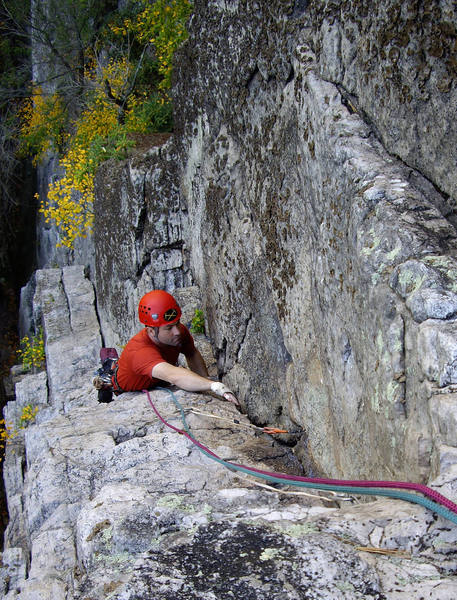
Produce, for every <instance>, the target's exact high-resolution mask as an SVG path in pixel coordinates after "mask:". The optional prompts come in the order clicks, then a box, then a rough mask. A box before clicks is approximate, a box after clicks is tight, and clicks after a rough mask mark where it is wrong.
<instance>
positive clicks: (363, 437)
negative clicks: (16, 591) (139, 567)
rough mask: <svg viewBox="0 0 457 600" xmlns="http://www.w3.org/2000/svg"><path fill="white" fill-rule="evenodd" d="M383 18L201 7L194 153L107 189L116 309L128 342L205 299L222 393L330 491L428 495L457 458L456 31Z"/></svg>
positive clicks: (186, 55)
mask: <svg viewBox="0 0 457 600" xmlns="http://www.w3.org/2000/svg"><path fill="white" fill-rule="evenodd" d="M378 4H379V6H378V5H376V6H374V7H373V6H372V4H367V3H363V2H359V3H349V2H342V3H339V4H335V3H333V2H324V3H317V4H316V3H308V2H301V1H300V2H280V1H279V0H278V1H272V2H269V3H259V2H256V1H254V0H252V1H247V2H230V3H226V2H223V1H217V0H215V1H213V2H198V1H197V2H196V3H195V11H194V15H193V16H192V18H191V21H190V24H189V31H190V37H189V40H188V42H187V43H186V44H185V46H184V47H183V49H182V50H181V52H180V54H179V56H178V60H177V66H176V74H175V88H174V94H175V107H176V111H175V112H176V114H175V121H176V127H175V134H174V136H173V139H171V140H170V141H169V142H167V144H166V146H163V147H162V148H161V149H155V150H152V151H151V152H150V153H149V154H148V156H147V157H145V159H144V160H143V161H141V160H140V159H139V158H136V159H134V160H132V161H130V162H127V163H125V164H124V165H123V166H122V168H121V169H119V167H116V171H114V167H113V166H112V165H111V166H110V165H107V166H106V168H105V170H104V171H103V172H102V173H101V174H100V177H99V180H98V191H97V198H98V199H97V206H96V213H97V216H96V226H95V231H96V263H97V284H96V288H97V301H98V306H99V311H100V317H101V322H102V331H103V332H104V334H105V337H106V339H109V340H113V342H116V343H117V342H118V341H119V339H121V341H124V342H125V339H126V338H127V337H128V335H130V333H131V330H132V326H133V320H134V313H135V306H136V301H137V298H138V297H139V295H140V294H141V293H142V292H143V291H145V289H146V288H148V287H151V286H152V285H166V286H168V288H169V289H173V288H174V287H176V286H179V285H183V284H184V285H189V284H191V283H196V284H198V285H199V287H200V289H201V290H202V291H203V292H204V293H203V295H202V306H203V308H204V311H205V315H206V319H207V322H208V326H209V332H210V337H211V339H212V341H213V343H214V346H215V353H216V357H217V364H218V370H219V374H220V375H221V376H223V377H224V378H225V379H226V380H227V382H228V383H229V384H230V385H232V386H233V387H234V388H236V390H237V391H238V392H239V395H240V397H241V398H242V400H243V401H244V403H245V405H246V407H247V410H248V414H249V415H250V417H251V418H252V419H253V420H254V421H255V422H256V423H260V424H263V423H268V422H275V423H282V424H283V425H285V426H286V427H287V428H289V427H290V428H291V429H294V428H297V426H298V427H300V428H303V429H304V430H305V435H303V436H302V437H301V438H300V439H298V440H296V441H297V443H296V446H295V450H296V452H297V455H299V456H300V457H301V458H302V461H303V462H304V463H305V464H306V465H307V468H308V470H310V471H311V472H325V473H327V474H330V475H332V476H335V477H336V476H343V477H351V478H353V477H360V478H363V477H373V478H392V477H394V476H395V477H399V478H407V479H415V480H427V479H428V478H429V477H431V476H432V477H433V476H435V475H437V474H438V473H439V472H440V469H441V470H443V469H444V468H447V467H449V465H450V464H451V462H450V461H451V459H450V457H451V456H455V454H456V451H455V448H456V446H457V433H456V430H455V429H452V428H450V427H447V425H446V424H445V423H444V421H443V420H442V419H440V418H437V412H436V411H437V410H438V412H439V411H440V410H441V407H442V408H443V410H447V409H449V410H450V411H451V412H452V406H453V403H454V402H455V388H454V387H453V386H455V384H456V383H457V370H456V368H455V361H456V357H457V344H456V343H455V341H454V339H455V336H454V330H455V328H456V321H455V317H456V314H457V295H456V294H457V288H456V281H457V263H456V258H455V255H456V247H457V246H456V242H457V238H456V230H455V228H454V222H455V214H454V208H455V199H456V198H457V187H456V182H455V169H454V168H453V165H454V164H455V160H456V150H455V148H456V142H457V140H456V133H455V128H454V127H452V124H453V122H454V120H455V108H456V93H457V92H456V88H455V85H454V79H455V78H453V75H452V74H453V72H454V70H455V65H454V62H453V60H454V59H453V58H452V57H453V54H452V48H453V47H454V46H453V45H454V44H455V40H456V36H455V27H454V25H453V24H454V23H455V22H456V18H455V17H456V15H455V7H454V5H453V4H452V3H449V2H441V3H438V2H425V3H413V2H411V3H406V4H405V3H399V2H393V1H388V2H385V3H382V5H381V4H380V3H378ZM114 182H115V183H114ZM107 214H110V215H112V218H111V219H110V222H109V223H108V220H107V218H106V216H107ZM191 274H192V275H191ZM116 332H117V333H116ZM116 336H117V337H116ZM442 392H446V393H445V394H444V395H442V394H441V393H442ZM437 407H440V408H437ZM290 441H291V442H293V440H290Z"/></svg>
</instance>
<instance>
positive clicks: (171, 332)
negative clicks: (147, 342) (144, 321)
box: [147, 321, 182, 346]
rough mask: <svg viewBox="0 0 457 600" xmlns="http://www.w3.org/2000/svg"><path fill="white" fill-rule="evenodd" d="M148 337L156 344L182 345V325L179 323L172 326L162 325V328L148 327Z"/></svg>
mask: <svg viewBox="0 0 457 600" xmlns="http://www.w3.org/2000/svg"><path fill="white" fill-rule="evenodd" d="M147 330H148V335H149V337H150V338H151V339H152V341H153V342H154V343H156V344H157V343H159V344H164V345H165V346H179V344H180V343H181V339H182V335H181V324H180V322H179V321H178V322H177V323H173V324H172V325H162V326H161V327H147Z"/></svg>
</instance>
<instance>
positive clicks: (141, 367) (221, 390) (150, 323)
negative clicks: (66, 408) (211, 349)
mask: <svg viewBox="0 0 457 600" xmlns="http://www.w3.org/2000/svg"><path fill="white" fill-rule="evenodd" d="M138 316H139V320H140V322H141V323H143V325H145V328H144V329H142V330H141V331H140V332H139V333H137V334H136V335H134V336H133V337H132V338H131V340H130V341H129V342H128V343H127V345H126V346H125V348H124V350H123V351H122V353H121V356H120V358H119V360H115V359H113V357H110V358H109V359H108V361H109V362H108V364H109V368H108V372H107V375H108V374H109V378H110V380H111V382H110V385H108V386H106V385H105V386H103V384H102V383H101V382H100V381H99V380H97V377H96V378H95V379H94V385H95V387H98V388H99V389H100V392H99V401H100V402H109V401H110V400H111V399H112V396H111V397H110V391H111V390H110V389H109V388H112V391H114V393H115V394H116V393H117V394H119V393H122V392H127V391H135V390H144V389H151V388H153V387H155V386H157V385H164V384H165V385H166V384H167V383H168V384H173V385H176V386H177V387H180V388H182V389H184V390H187V391H189V392H212V393H214V394H216V395H217V396H220V397H222V398H225V400H228V401H229V402H233V403H234V404H235V405H236V406H239V402H238V400H237V398H236V396H235V395H234V394H233V392H232V391H231V390H230V389H229V388H227V387H226V386H225V385H224V384H223V383H221V382H220V381H212V380H211V379H210V378H209V376H208V371H207V368H206V365H205V361H204V360H203V357H202V355H201V354H200V352H199V351H198V350H197V348H196V347H195V345H194V341H193V338H192V336H191V334H190V333H189V330H188V329H187V328H186V327H185V326H184V325H183V324H182V323H180V318H181V309H180V307H179V305H178V303H177V302H176V300H175V299H174V298H173V296H172V295H171V294H169V293H168V292H165V291H163V290H153V291H152V292H148V293H147V294H145V295H144V296H143V297H142V298H141V300H140V303H139V306H138ZM102 350H103V349H102ZM105 350H106V349H105ZM181 353H182V354H184V356H185V357H186V360H187V364H188V366H189V369H186V368H184V367H178V366H176V363H177V360H178V356H179V354H181ZM104 364H105V363H104ZM99 374H100V372H99ZM98 379H100V378H98ZM105 380H106V378H105ZM103 392H105V393H103ZM106 392H107V393H106Z"/></svg>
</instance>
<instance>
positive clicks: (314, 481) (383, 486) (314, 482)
mask: <svg viewBox="0 0 457 600" xmlns="http://www.w3.org/2000/svg"><path fill="white" fill-rule="evenodd" d="M156 389H159V390H163V391H166V392H168V393H169V394H170V395H171V398H172V400H173V402H174V404H175V406H176V407H177V408H178V410H179V412H180V413H181V419H182V422H183V426H184V429H179V428H178V427H175V426H174V425H172V424H171V423H168V422H167V421H166V420H165V419H164V418H163V417H162V415H161V414H160V413H159V411H158V410H157V408H156V407H155V405H154V403H153V402H152V400H151V396H150V394H149V391H148V390H143V392H144V393H145V394H146V396H147V398H148V401H149V404H150V405H151V407H152V409H153V411H154V412H155V414H156V415H157V417H158V418H159V419H160V421H161V422H162V423H163V424H164V425H166V426H167V427H169V428H170V429H172V430H173V431H176V432H178V433H180V434H181V435H184V436H185V437H187V438H188V439H189V440H190V441H191V442H192V443H193V444H194V445H195V446H196V447H197V448H198V449H199V451H200V452H202V453H203V454H205V455H206V456H208V457H209V458H211V459H212V460H214V461H215V462H218V463H219V464H221V465H224V466H225V467H227V468H228V469H230V470H232V471H239V472H242V473H247V474H249V475H253V476H254V477H258V478H260V479H264V480H267V481H272V482H275V483H282V484H287V485H293V486H298V487H305V488H313V489H317V490H332V491H337V492H344V493H346V494H357V495H365V496H385V497H388V498H397V499H399V500H405V501H407V502H412V503H414V504H420V505H421V506H424V507H425V508H428V509H429V510H431V511H432V512H434V513H436V514H438V515H440V516H442V517H444V518H445V519H448V520H449V521H452V522H453V523H456V524H457V504H455V503H454V502H452V501H451V500H449V499H448V498H446V497H445V496H443V495H442V494H440V493H439V492H437V491H435V490H432V489H431V488H429V487H427V486H426V485H423V484H421V483H410V482H405V481H364V480H360V481H359V480H355V481H346V480H340V479H324V478H311V477H301V476H300V475H287V474H285V473H274V472H271V471H263V470H262V469H256V468H255V467H247V466H245V465H239V464H236V463H232V462H229V461H226V460H223V459H222V458H220V457H219V456H217V454H215V453H214V452H212V451H211V450H210V449H209V448H207V447H206V446H204V445H203V444H202V443H201V442H199V441H198V440H197V439H196V438H194V437H193V435H192V434H191V432H190V430H189V427H188V424H187V421H186V415H185V413H184V409H183V407H182V406H181V404H180V403H179V402H178V399H177V398H176V396H175V394H174V393H173V392H172V390H170V389H168V388H162V387H157V388H156ZM395 488H396V489H395ZM402 489H407V490H413V491H415V492H419V493H421V494H423V495H424V496H428V497H426V498H423V497H422V496H417V495H415V494H409V493H406V492H403V491H399V490H402ZM429 498H432V499H433V500H430V499H429Z"/></svg>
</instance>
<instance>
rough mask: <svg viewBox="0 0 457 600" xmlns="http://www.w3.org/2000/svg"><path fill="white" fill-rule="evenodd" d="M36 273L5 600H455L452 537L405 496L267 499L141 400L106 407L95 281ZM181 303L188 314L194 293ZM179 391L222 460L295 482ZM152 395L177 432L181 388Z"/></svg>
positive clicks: (256, 444) (449, 528)
mask: <svg viewBox="0 0 457 600" xmlns="http://www.w3.org/2000/svg"><path fill="white" fill-rule="evenodd" d="M36 277H37V290H36V293H35V308H36V310H41V313H42V322H43V326H44V330H45V336H46V357H47V371H46V372H41V373H37V374H33V375H28V376H26V377H25V378H23V379H22V381H20V382H18V383H17V385H16V400H15V401H12V402H9V403H8V406H7V409H6V411H5V416H6V418H7V420H8V421H9V422H11V423H16V424H17V423H18V422H19V417H20V414H21V411H22V409H23V407H25V406H27V405H29V404H33V406H36V407H37V408H38V409H39V410H38V414H37V416H36V422H35V423H34V424H29V426H28V427H27V428H26V429H22V430H19V431H18V432H17V435H16V436H15V437H14V438H13V439H12V440H11V441H10V442H9V443H8V446H7V452H6V461H5V471H4V472H5V484H6V490H7V495H8V507H9V514H10V523H9V526H8V529H7V532H6V535H5V549H4V551H3V553H2V555H1V562H0V594H1V595H2V598H4V599H5V600H104V599H106V600H108V599H110V600H133V599H136V600H151V599H153V598H154V599H157V600H159V599H160V600H180V599H181V600H184V599H186V600H214V599H215V598H217V599H218V600H230V599H232V598H239V599H243V600H244V599H248V598H252V599H256V600H309V599H310V598H313V599H316V600H358V599H360V600H362V599H363V600H368V599H372V600H411V598H420V597H424V598H425V597H426V598H430V599H431V600H453V599H454V598H455V589H456V576H455V556H456V555H455V547H456V546H455V544H456V539H457V538H456V536H457V528H456V527H455V525H453V524H452V523H451V522H449V521H447V520H445V519H443V518H442V517H436V516H435V515H434V514H433V513H431V512H429V511H427V510H426V509H424V508H422V507H420V506H417V505H409V504H407V503H405V502H400V501H398V500H397V501H393V500H383V501H377V502H372V503H370V504H359V503H358V498H356V497H352V498H351V497H348V496H341V494H338V495H337V496H329V494H323V493H321V494H317V493H314V494H313V493H312V495H311V496H310V495H309V490H303V489H297V488H294V489H292V488H287V486H284V485H281V486H280V489H278V488H275V487H271V486H270V488H268V489H265V483H266V482H264V481H259V480H255V479H254V478H252V477H251V476H247V475H245V474H243V473H240V472H234V471H233V470H232V469H227V468H225V467H223V466H222V465H220V464H219V463H216V462H214V461H212V460H210V458H209V457H208V456H207V455H204V454H202V453H200V452H199V451H198V449H197V447H196V446H195V445H194V444H192V443H191V441H190V440H189V439H187V438H186V437H184V436H183V435H179V433H177V432H176V431H172V430H171V429H169V428H167V427H165V425H164V424H163V423H161V422H160V421H159V419H158V418H157V416H156V415H155V414H154V412H153V410H152V408H151V407H150V405H149V403H148V401H147V398H146V396H145V395H144V394H142V393H126V394H122V395H120V396H119V397H117V398H116V399H115V400H114V402H113V403H111V404H98V402H97V400H96V391H95V390H94V389H93V388H92V387H91V382H90V379H91V373H92V371H93V368H94V365H95V364H96V353H97V349H98V345H99V343H100V339H99V331H98V326H97V317H96V313H95V302H94V294H93V289H92V286H91V284H90V282H89V281H88V279H87V278H85V276H84V271H83V269H82V267H66V268H64V269H62V270H61V269H50V270H42V271H38V272H37V275H36ZM179 294H180V298H181V301H182V304H183V307H184V309H185V314H186V315H187V314H188V312H189V307H190V305H192V303H193V302H195V301H198V297H197V296H196V295H195V294H196V290H195V289H189V288H187V289H181V290H179ZM186 298H187V300H186ZM204 341H205V340H204V339H198V341H197V343H198V344H199V345H201V344H202V343H204ZM174 393H175V396H176V397H177V398H178V399H179V402H180V403H181V404H182V406H183V410H184V411H185V414H186V418H187V421H188V423H189V425H190V427H191V432H192V435H193V436H194V437H195V438H197V440H199V441H200V442H202V443H203V444H205V445H207V446H209V448H210V449H211V451H213V452H216V453H217V454H218V455H219V456H221V457H222V458H223V459H225V460H230V461H232V462H234V463H242V464H247V465H251V466H255V467H256V468H260V469H267V470H273V471H276V472H289V473H291V472H292V473H294V472H295V473H297V468H298V467H297V464H296V461H294V459H293V457H291V456H290V453H289V452H288V451H287V449H285V448H284V446H281V445H280V444H278V443H277V442H276V441H275V440H274V439H273V438H272V437H271V436H268V435H265V434H262V433H259V432H258V431H255V430H253V429H252V428H251V427H250V425H249V422H248V421H247V419H246V417H244V416H243V415H240V414H239V413H237V411H236V410H235V408H234V407H233V405H231V404H229V403H227V402H221V401H220V400H216V399H214V398H212V397H210V396H207V395H205V394H189V393H185V392H182V391H179V390H174ZM151 395H152V399H153V402H154V404H155V405H156V407H157V408H158V410H159V411H160V413H161V414H162V415H163V416H164V417H165V418H166V419H167V421H168V422H170V423H171V424H172V425H173V426H175V427H178V428H180V427H182V422H181V415H180V412H179V411H178V410H177V408H176V406H175V405H174V403H173V402H172V400H171V398H170V394H169V393H168V392H167V391H166V390H163V389H162V390H155V391H153V392H152V393H151ZM202 412H203V413H205V414H203V415H202V414H201V413H202ZM259 483H260V484H261V486H260V487H259ZM434 485H435V486H437V487H442V485H443V481H437V482H435V484H434ZM262 486H263V487H262ZM444 489H445V490H446V493H448V494H449V493H451V494H452V495H453V496H454V497H455V490H453V489H452V487H449V486H448V487H447V488H446V487H445V488H444ZM349 500H352V503H350V502H348V501H349ZM338 505H339V508H338Z"/></svg>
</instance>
